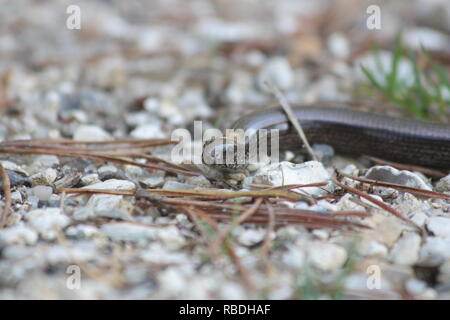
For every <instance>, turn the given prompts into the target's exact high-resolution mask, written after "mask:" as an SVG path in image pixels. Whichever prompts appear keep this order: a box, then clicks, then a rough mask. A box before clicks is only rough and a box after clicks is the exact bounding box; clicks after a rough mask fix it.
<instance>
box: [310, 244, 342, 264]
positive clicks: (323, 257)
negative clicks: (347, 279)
mask: <svg viewBox="0 0 450 320" xmlns="http://www.w3.org/2000/svg"><path fill="white" fill-rule="evenodd" d="M307 250H308V258H309V260H310V261H311V263H312V264H313V265H315V266H316V267H318V268H319V269H321V270H324V271H332V270H336V269H338V268H340V267H342V266H343V265H344V263H345V261H346V260H347V251H346V250H345V249H344V248H343V247H341V246H339V245H336V244H333V243H326V242H318V241H313V242H311V243H309V245H308V247H307Z"/></svg>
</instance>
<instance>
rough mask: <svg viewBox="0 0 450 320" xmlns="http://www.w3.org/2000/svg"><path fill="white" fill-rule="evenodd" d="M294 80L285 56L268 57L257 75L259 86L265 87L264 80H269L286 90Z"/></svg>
mask: <svg viewBox="0 0 450 320" xmlns="http://www.w3.org/2000/svg"><path fill="white" fill-rule="evenodd" d="M294 80H295V77H294V73H293V71H292V69H291V66H290V65H289V61H288V60H287V59H286V58H285V57H273V58H271V59H269V60H268V61H267V63H266V65H265V66H264V67H263V69H262V70H261V72H260V74H259V76H258V81H259V84H260V87H261V88H265V87H266V86H265V84H264V82H265V81H270V82H272V83H273V84H274V85H275V86H276V87H278V88H279V89H281V90H288V89H290V88H291V87H292V86H293V84H294Z"/></svg>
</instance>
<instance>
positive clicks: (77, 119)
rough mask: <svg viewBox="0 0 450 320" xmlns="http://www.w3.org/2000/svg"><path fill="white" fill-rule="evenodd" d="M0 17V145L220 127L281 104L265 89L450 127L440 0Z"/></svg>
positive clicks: (38, 11)
mask: <svg viewBox="0 0 450 320" xmlns="http://www.w3.org/2000/svg"><path fill="white" fill-rule="evenodd" d="M70 5H75V6H77V7H78V8H79V13H80V15H79V18H80V19H79V21H80V23H79V27H80V29H69V28H68V27H67V25H68V24H70V23H71V21H72V22H73V21H74V20H72V18H73V16H72V14H73V12H72V11H70V10H69V12H68V11H67V10H68V7H69V6H70ZM374 6H375V7H376V8H375V9H373V7H374ZM377 8H378V9H379V10H377ZM0 14H1V18H0V79H1V81H0V106H1V109H0V114H1V119H0V139H4V138H6V137H8V138H18V137H53V138H56V137H72V136H73V135H74V132H75V130H76V129H77V127H78V126H79V125H80V124H86V123H87V124H89V123H91V124H96V125H98V126H100V127H102V128H103V129H104V130H106V131H107V133H109V134H111V135H113V136H116V137H119V136H126V135H129V134H131V135H132V136H134V137H159V136H164V135H166V134H167V132H169V131H167V130H170V129H172V128H174V127H180V126H181V127H183V126H188V125H189V124H190V123H192V120H194V119H208V120H211V125H213V126H218V125H219V124H220V125H221V126H224V125H226V124H227V123H229V122H230V121H231V120H233V119H235V118H237V117H239V116H240V115H241V114H242V113H243V112H245V111H246V110H247V109H250V108H259V107H262V106H265V105H267V104H270V103H273V102H274V99H273V97H272V96H271V95H270V94H268V93H267V92H266V91H265V89H264V86H263V85H262V81H264V79H269V80H270V81H272V82H273V83H274V84H275V85H276V86H278V87H279V88H280V89H281V90H283V92H284V93H285V95H286V96H287V98H288V100H289V101H290V102H291V103H293V104H296V103H313V102H316V101H338V102H344V103H347V104H356V105H358V106H359V107H361V106H360V105H363V106H364V108H369V109H375V111H378V112H382V113H385V112H389V113H394V114H395V113H401V114H403V116H415V117H420V118H432V119H433V120H437V121H446V120H447V118H446V116H447V115H446V112H445V109H446V108H445V106H446V105H447V106H448V100H449V97H450V94H449V91H450V90H449V87H448V83H446V82H445V78H446V77H447V73H448V68H449V65H450V40H449V39H450V38H449V32H450V5H449V3H448V1H445V0H432V1H430V0H427V1H426V0H420V1H419V0H415V1H408V2H399V1H354V0H341V1H298V0H292V1H291V0H280V1H263V0H259V1H256V0H245V1H242V0H236V1H234V0H226V1H225V0H223V1H221V0H215V1H204V0H195V1H184V0H179V1H177V0H164V1H135V0H131V1H106V0H105V1H74V0H71V1H65V0H63V1H44V0H36V1H25V0H10V1H9V0H7V1H2V10H1V13H0ZM75 21H76V20H75ZM400 32H401V34H400ZM399 38H401V39H399ZM396 40H397V45H396ZM375 44H376V45H375ZM422 46H423V47H425V48H426V49H427V53H426V54H422V53H421V52H422V50H421V47H422ZM396 49H397V50H396ZM430 60H431V62H430ZM393 61H395V64H393ZM434 63H438V64H439V69H434V68H433V66H434V65H433V64H434ZM416 64H417V66H418V67H419V69H420V72H423V74H421V76H420V79H419V80H422V83H421V85H422V86H423V88H419V89H418V88H417V81H415V80H417V79H415V71H414V70H415V65H416ZM361 65H363V66H365V68H366V69H365V71H367V72H364V71H363V70H362V69H361ZM393 65H394V66H395V69H393ZM437 70H439V71H437ZM392 74H394V75H392ZM428 77H431V79H429V80H430V81H429V82H430V83H429V84H426V83H423V82H424V81H427V80H428ZM388 78H389V79H390V80H387V79H388ZM447 80H448V78H447ZM374 82H376V83H374ZM422 89H423V90H422ZM421 90H422V91H423V92H422V91H421ZM358 106H357V107H358ZM143 126H144V127H143ZM149 127H151V128H153V129H151V130H150V129H149ZM145 128H147V130H145Z"/></svg>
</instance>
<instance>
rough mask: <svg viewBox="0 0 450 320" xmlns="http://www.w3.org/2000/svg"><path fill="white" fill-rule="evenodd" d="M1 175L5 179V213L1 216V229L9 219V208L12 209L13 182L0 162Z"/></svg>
mask: <svg viewBox="0 0 450 320" xmlns="http://www.w3.org/2000/svg"><path fill="white" fill-rule="evenodd" d="M0 176H1V178H2V181H3V195H4V197H5V206H4V207H3V213H2V216H1V218H0V229H2V228H4V227H5V225H6V222H7V219H8V215H9V210H10V209H11V203H12V200H11V183H10V181H9V176H8V172H7V171H6V169H5V168H4V167H3V165H2V164H1V163H0Z"/></svg>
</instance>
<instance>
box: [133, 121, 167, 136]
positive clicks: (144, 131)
mask: <svg viewBox="0 0 450 320" xmlns="http://www.w3.org/2000/svg"><path fill="white" fill-rule="evenodd" d="M130 136H132V137H133V138H136V139H156V138H165V137H166V136H167V135H166V134H165V133H164V132H163V131H162V129H161V127H160V126H156V125H154V124H143V125H140V126H139V127H137V128H136V129H134V130H133V131H131V132H130Z"/></svg>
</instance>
